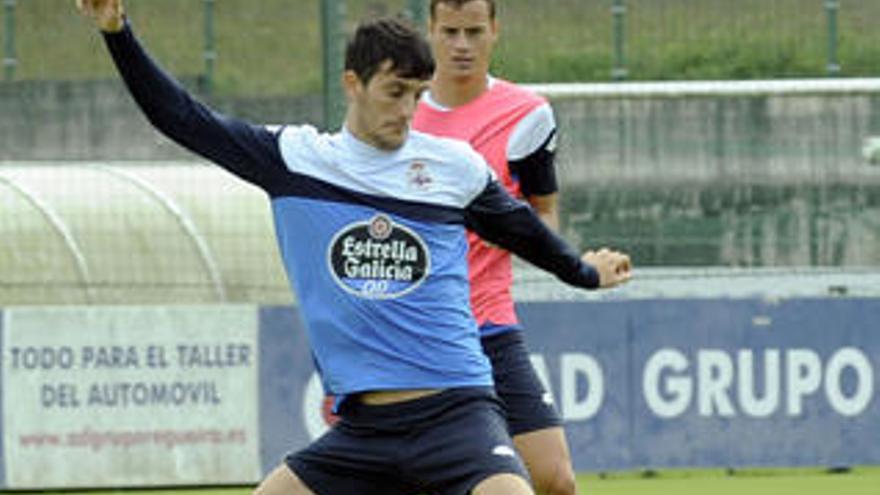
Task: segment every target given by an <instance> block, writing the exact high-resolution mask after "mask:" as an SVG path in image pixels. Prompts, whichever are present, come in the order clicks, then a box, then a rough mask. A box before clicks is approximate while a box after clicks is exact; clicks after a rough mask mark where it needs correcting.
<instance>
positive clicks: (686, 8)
mask: <svg viewBox="0 0 880 495" xmlns="http://www.w3.org/2000/svg"><path fill="white" fill-rule="evenodd" d="M426 1H427V0H426ZM257 3H258V4H259V8H257V7H255V5H256V3H255V2H254V0H223V1H222V2H215V6H216V7H215V8H216V15H215V18H216V33H217V41H216V45H217V46H216V48H217V53H218V55H219V58H218V59H217V63H216V87H217V89H218V92H219V93H220V94H227V95H246V96H262V95H290V94H304V93H314V92H318V91H320V89H321V48H320V22H319V19H320V12H319V8H318V7H319V2H318V0H302V1H297V2H291V1H290V0H259V1H258V2H257ZM625 3H626V6H627V16H626V18H625V26H626V29H625V32H626V35H625V56H626V61H627V63H626V66H627V68H628V69H629V73H630V78H631V79H639V80H648V79H661V80H662V79H718V78H720V79H752V78H778V77H817V76H823V75H825V64H826V63H827V60H828V40H827V36H826V35H827V32H828V29H827V18H826V15H825V11H824V2H822V1H821V0H737V1H735V2H731V1H730V0H663V1H662V2H661V1H657V0H626V2H625ZM840 3H841V10H840V13H839V16H838V19H839V21H838V29H839V32H840V37H839V48H838V54H839V60H840V62H841V64H842V74H843V75H844V76H873V75H876V74H880V30H878V29H876V19H878V18H880V2H877V1H876V0H847V1H846V2H840ZM126 5H128V11H129V14H130V16H131V18H132V19H133V21H134V22H135V24H136V26H137V29H138V32H139V33H140V34H141V35H142V37H143V39H144V40H145V41H146V43H147V44H148V46H149V48H150V50H151V52H153V53H154V54H155V55H156V57H157V58H158V59H160V60H161V61H162V63H163V65H165V66H167V67H168V68H169V69H170V70H171V71H172V72H174V73H175V74H179V75H190V76H192V75H198V74H200V73H201V72H202V70H203V61H202V45H203V39H204V38H203V17H202V12H203V11H202V5H203V2H202V1H201V0H128V1H127V3H126ZM405 5H406V0H346V9H347V12H348V23H347V29H349V30H350V29H351V28H352V27H353V25H354V22H355V21H356V20H357V19H359V18H361V17H363V16H364V15H366V14H367V13H369V12H375V11H385V12H387V13H394V12H398V11H400V10H401V9H402V8H403V6H405ZM610 5H611V2H610V0H542V1H541V2H535V1H534V0H504V1H503V2H501V3H500V14H499V15H500V19H501V26H502V37H501V43H500V45H499V47H498V51H497V57H496V59H495V65H494V71H495V72H496V73H497V74H499V75H502V76H504V77H508V78H511V79H515V80H518V81H523V82H529V81H531V82H534V81H605V80H609V79H610V71H611V67H612V65H613V61H614V37H613V33H614V29H613V23H612V15H611V10H610ZM4 29H5V28H4V23H2V22H0V38H2V37H3V35H4ZM15 32H16V54H17V57H18V59H19V65H18V67H17V75H16V78H17V79H23V80H38V79H89V78H96V77H111V76H112V75H113V73H112V69H111V67H110V64H109V63H108V61H107V57H106V55H105V54H104V53H103V48H102V47H101V46H100V45H101V43H100V39H98V37H97V36H95V33H94V32H93V30H92V29H91V26H90V25H89V24H88V23H87V22H86V21H85V20H84V19H80V18H78V16H77V15H76V14H75V13H74V9H73V1H72V0H71V1H63V2H60V1H59V0H27V1H26V2H17V3H16V28H15Z"/></svg>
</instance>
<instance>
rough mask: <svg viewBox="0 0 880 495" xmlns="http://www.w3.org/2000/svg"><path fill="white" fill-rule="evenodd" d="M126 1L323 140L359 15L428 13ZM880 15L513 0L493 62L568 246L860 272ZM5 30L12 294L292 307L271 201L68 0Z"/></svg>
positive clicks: (10, 9) (178, 57)
mask: <svg viewBox="0 0 880 495" xmlns="http://www.w3.org/2000/svg"><path fill="white" fill-rule="evenodd" d="M127 5H128V13H129V15H130V18H131V19H132V22H133V24H134V26H135V29H136V30H137V32H138V34H139V35H140V36H141V37H142V38H143V40H144V42H145V44H146V45H147V46H148V47H149V50H150V51H151V53H152V54H153V55H154V56H155V57H156V58H157V59H158V60H159V61H161V63H162V64H163V65H164V66H165V67H167V68H168V69H169V70H170V71H171V72H172V73H173V74H174V75H175V76H176V77H178V78H179V79H181V80H182V81H184V82H185V84H186V85H187V86H188V87H189V89H191V90H192V91H193V92H195V93H197V94H198V95H199V97H200V98H202V99H204V100H207V101H209V102H210V103H211V104H212V105H214V106H216V107H217V108H219V109H221V110H222V111H224V112H227V113H230V114H232V115H236V116H239V117H242V118H246V119H249V120H251V121H254V122H260V123H269V124H280V123H311V124H314V125H316V126H318V127H320V128H322V129H330V130H332V129H335V128H337V127H338V125H339V122H340V118H341V108H342V107H341V104H342V103H343V99H342V98H341V97H340V96H339V88H338V83H337V79H336V78H337V74H338V71H339V70H340V67H341V64H342V61H341V54H342V45H343V43H344V39H345V36H346V34H347V33H348V32H350V31H351V29H352V28H353V26H354V24H355V23H356V21H357V20H358V19H361V18H364V17H367V16H376V15H388V14H403V15H407V16H409V17H410V18H412V19H414V20H415V21H416V22H418V23H420V24H424V21H425V17H426V15H427V6H426V5H425V2H420V1H413V0H398V1H376V0H349V1H345V2H343V1H339V0H326V1H323V2H318V1H296V2H292V1H289V0H260V1H259V2H253V1H247V0H222V1H219V0H130V1H129V2H128V3H127ZM878 16H880V3H878V2H876V1H873V0H850V1H847V2H836V1H822V0H740V1H737V2H729V1H725V0H664V1H656V0H627V1H622V0H619V1H618V0H602V1H599V0H544V1H542V2H539V3H535V2H531V1H527V0H507V1H505V2H503V3H502V4H501V5H500V10H499V17H500V21H501V27H502V36H501V41H500V44H499V46H498V49H497V52H496V56H495V59H494V61H495V62H494V64H493V73H494V74H495V75H497V76H499V77H504V78H508V79H512V80H514V81H518V82H525V83H534V84H543V85H542V86H540V87H539V88H540V91H541V92H543V93H544V94H546V95H548V97H550V98H551V101H552V103H553V104H554V107H555V110H556V112H557V118H558V120H559V122H560V133H561V145H560V157H559V165H558V166H559V170H560V174H559V176H560V182H561V185H562V188H563V194H562V218H563V226H564V230H563V233H564V234H565V236H566V237H567V238H569V239H570V240H571V241H572V242H575V243H577V244H579V245H581V246H583V247H587V246H596V245H613V246H616V247H618V248H620V249H625V250H627V251H629V252H631V253H632V254H633V257H634V259H635V260H636V263H637V266H639V267H686V268H692V269H697V268H708V267H715V268H717V267H723V268H731V269H733V268H735V269H743V268H745V269H750V270H751V271H750V272H749V273H752V274H758V273H764V274H765V275H766V274H768V273H771V272H768V271H767V270H766V269H774V270H775V271H772V273H773V276H776V275H778V274H779V273H782V274H785V273H789V272H792V273H793V272H795V271H797V272H798V273H799V274H800V275H801V276H803V274H804V269H807V268H810V269H821V268H835V269H843V271H840V270H838V271H835V272H834V273H836V274H838V275H839V274H841V273H851V274H855V275H857V276H858V275H862V274H864V273H866V272H867V273H873V272H874V271H876V268H877V267H878V266H880V242H878V240H880V222H878V220H877V218H880V217H878V215H877V213H878V205H880V189H878V180H880V167H878V166H877V165H878V162H880V83H878V82H877V81H876V80H871V79H870V77H871V76H873V75H875V74H877V73H878V71H880V31H878V30H877V29H876V26H874V23H872V22H871V20H872V19H876V18H878ZM0 38H2V40H3V50H4V58H3V61H4V63H3V69H4V71H3V76H4V77H3V82H2V83H0V130H2V131H0V160H2V165H0V207H2V208H3V212H4V215H2V218H0V233H2V238H3V239H4V241H3V243H2V244H0V274H2V276H0V303H7V304H30V303H76V302H107V303H117V302H122V301H128V302H132V301H133V302H162V301H163V300H166V299H167V300H171V301H176V302H182V301H195V302H199V301H232V302H236V301H237V302H287V301H289V300H290V297H291V296H289V294H288V291H287V288H286V283H285V280H284V277H283V275H282V274H281V273H280V270H279V266H280V265H279V264H278V260H277V254H276V253H275V248H274V244H273V239H272V237H271V228H270V224H269V219H268V216H267V215H266V211H267V208H266V205H265V202H264V201H262V200H261V198H259V195H258V194H256V193H254V192H253V191H252V190H251V189H250V188H249V187H248V186H246V185H242V184H239V183H238V182H236V181H234V180H233V181H230V180H229V177H228V176H227V175H226V174H224V173H223V172H218V171H217V170H214V169H212V168H208V167H206V166H205V164H203V163H201V162H199V161H198V159H197V158H196V157H194V156H193V155H191V154H189V153H188V152H185V151H183V150H181V149H180V148H178V147H177V146H176V145H174V144H172V143H170V142H169V141H167V140H165V139H164V138H162V137H161V136H159V135H158V134H156V133H155V132H154V131H153V130H152V129H151V128H150V127H149V126H148V125H147V124H146V123H145V121H144V119H143V118H142V117H141V116H140V115H139V113H138V111H137V110H136V109H135V107H134V105H133V104H132V103H131V101H130V99H129V98H128V96H127V95H126V93H125V91H124V89H123V88H122V87H121V85H120V84H119V82H118V81H117V80H116V77H115V75H114V73H113V69H112V66H111V64H110V62H109V58H108V57H107V56H106V54H105V53H104V49H103V47H102V42H101V39H100V37H99V36H98V35H97V34H96V33H95V32H94V31H93V29H92V28H91V26H89V25H88V23H87V22H86V21H85V20H83V19H80V18H79V17H77V16H76V15H75V13H74V12H73V7H72V6H68V5H66V4H65V5H64V6H61V5H60V4H59V2H58V1H57V0H26V1H22V0H18V1H16V0H4V2H3V22H2V23H0ZM325 76H326V77H325ZM648 81H651V83H648ZM707 81H712V82H707ZM544 83H552V84H549V85H548V84H544ZM560 83H568V85H565V84H560ZM563 89H564V91H563ZM188 177H192V178H191V179H190V178H188ZM208 185H210V186H208ZM172 253H173V254H172ZM121 267H124V269H121ZM780 268H783V270H782V271H781V272H780V271H779V270H778V269H780ZM762 270H763V271H762ZM820 271H821V270H820ZM682 273H685V272H682ZM686 273H688V274H690V275H694V274H696V275H694V276H700V277H714V276H715V275H710V272H709V271H707V270H702V271H701V270H696V271H694V270H690V271H687V272H686ZM712 273H714V274H717V271H716V272H712ZM813 273H819V272H813ZM648 275H649V276H648V278H647V279H646V280H650V274H648ZM662 276H663V277H666V276H667V275H666V274H664V275H662ZM821 276H825V275H820V277H821ZM826 278H827V277H826ZM764 282H766V280H764ZM762 283H763V282H762ZM842 283H843V284H844V285H847V282H846V281H844V282H842ZM769 285H772V284H769ZM820 285H821V286H822V288H821V289H818V290H825V288H826V286H827V285H829V284H824V283H820ZM831 285H835V286H839V285H840V283H838V282H835V283H834V284H831ZM843 290H847V289H846V288H844V289H843ZM858 290H860V291H863V290H869V289H864V287H862V288H861V289H858ZM869 291H870V290H869Z"/></svg>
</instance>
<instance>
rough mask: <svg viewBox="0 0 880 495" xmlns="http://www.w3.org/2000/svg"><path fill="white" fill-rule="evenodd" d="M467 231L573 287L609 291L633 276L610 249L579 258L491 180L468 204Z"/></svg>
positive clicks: (624, 258) (625, 261)
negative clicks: (609, 288)
mask: <svg viewBox="0 0 880 495" xmlns="http://www.w3.org/2000/svg"><path fill="white" fill-rule="evenodd" d="M465 215H466V217H465V218H466V222H467V227H468V228H469V229H471V230H473V231H474V232H476V233H477V235H479V236H480V237H482V238H483V239H486V240H487V241H489V242H492V243H493V244H497V245H499V246H501V247H503V248H504V249H507V250H508V251H510V252H512V253H514V254H516V255H517V256H519V257H520V258H523V259H524V260H526V261H528V262H530V263H532V264H533V265H535V266H537V267H538V268H542V269H544V270H546V271H548V272H550V273H553V274H554V275H556V277H557V278H559V279H560V280H562V281H563V282H566V283H568V284H570V285H574V286H576V287H582V288H585V289H597V288H600V287H613V286H615V285H619V284H622V283H624V282H626V281H628V280H629V279H630V278H631V276H632V271H631V270H632V265H631V263H630V259H629V256H627V255H626V254H623V253H619V252H617V251H612V250H609V249H600V250H598V251H587V252H586V253H584V254H583V255H582V256H578V255H577V254H576V253H575V252H574V251H573V250H572V249H571V248H570V247H569V246H568V244H566V243H565V241H563V240H562V239H561V238H560V237H559V236H557V235H556V234H555V233H553V231H552V230H550V228H548V227H547V226H546V225H545V224H544V223H543V222H542V221H541V220H540V219H539V218H538V216H537V215H536V214H535V212H534V211H533V210H532V209H531V208H530V207H529V206H528V205H527V204H525V203H523V202H520V201H517V200H516V199H514V198H513V197H511V196H510V195H509V194H508V193H507V192H506V191H505V190H504V188H503V187H502V186H501V185H500V184H498V183H497V182H495V181H491V182H489V184H488V186H487V187H486V189H485V190H484V191H483V192H482V193H481V194H480V195H479V196H477V198H476V199H475V200H474V201H473V202H471V204H470V205H469V206H468V208H467V209H466V212H465Z"/></svg>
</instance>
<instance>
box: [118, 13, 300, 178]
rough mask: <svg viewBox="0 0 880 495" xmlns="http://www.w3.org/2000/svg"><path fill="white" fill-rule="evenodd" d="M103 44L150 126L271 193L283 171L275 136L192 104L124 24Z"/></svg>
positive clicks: (187, 96)
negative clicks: (121, 28)
mask: <svg viewBox="0 0 880 495" xmlns="http://www.w3.org/2000/svg"><path fill="white" fill-rule="evenodd" d="M104 40H105V42H106V44H107V48H108V49H109V51H110V54H111V56H112V57H113V62H114V63H115V64H116V67H117V69H118V70H119V73H120V74H121V76H122V79H123V80H124V81H125V84H126V86H127V87H128V90H129V92H130V93H131V95H132V96H133V97H134V100H135V102H137V104H138V106H139V107H140V108H141V110H142V111H143V112H144V114H145V115H146V117H147V119H148V120H149V121H150V123H152V124H153V126H155V127H156V128H157V129H158V130H159V131H160V132H162V133H163V134H164V135H166V136H167V137H169V138H170V139H171V140H173V141H174V142H176V143H178V144H180V145H181V146H183V147H184V148H186V149H188V150H190V151H192V152H194V153H196V154H198V155H201V156H202V157H204V158H207V159H208V160H211V161H212V162H215V163H216V164H218V165H220V166H222V167H223V168H225V169H226V170H229V171H230V172H232V173H233V174H235V175H237V176H238V177H241V178H242V179H244V180H246V181H248V182H250V183H252V184H255V185H257V186H259V187H262V188H263V189H264V190H266V191H267V192H269V193H270V194H272V186H273V184H278V180H279V178H280V176H281V175H282V174H284V172H285V170H286V168H285V166H284V160H283V158H282V157H281V152H280V150H279V147H278V134H277V133H274V132H270V131H269V130H268V129H266V128H265V127H263V126H256V125H251V124H248V123H246V122H242V121H239V120H236V119H232V118H229V117H226V116H224V115H221V114H219V113H216V112H214V111H213V110H211V109H210V108H208V107H207V106H205V105H204V104H202V103H200V102H199V101H197V100H195V99H194V98H193V97H191V96H190V95H189V94H188V93H187V92H186V91H185V90H184V89H183V88H182V87H181V85H180V84H179V83H178V82H177V81H175V80H174V79H173V78H172V77H171V76H169V75H168V74H166V73H165V71H163V70H162V68H161V67H159V66H158V64H156V63H155V62H154V61H153V60H152V58H151V57H150V56H149V55H148V54H147V53H146V51H145V50H144V48H143V47H142V46H141V44H140V43H139V42H138V40H137V38H135V36H134V33H133V32H132V30H131V27H130V26H129V25H128V23H127V22H126V25H125V28H124V29H123V30H122V31H119V32H116V33H106V32H105V33H104ZM279 132H280V131H279Z"/></svg>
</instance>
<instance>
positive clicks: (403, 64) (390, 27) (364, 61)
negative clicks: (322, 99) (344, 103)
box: [345, 17, 434, 84]
mask: <svg viewBox="0 0 880 495" xmlns="http://www.w3.org/2000/svg"><path fill="white" fill-rule="evenodd" d="M389 60H390V61H391V69H392V70H393V71H394V73H395V74H397V75H399V76H401V77H405V78H414V79H421V80H428V79H430V78H431V76H432V75H433V74H434V57H433V55H431V46H430V45H429V44H428V41H427V40H425V38H424V36H422V35H421V33H419V31H418V30H417V29H416V28H415V27H414V26H413V25H411V24H410V23H408V22H407V21H405V20H404V19H401V18H397V17H382V18H379V19H374V20H369V21H364V22H362V23H361V24H360V25H359V26H358V28H357V30H356V31H355V33H354V36H353V37H352V38H351V40H350V41H349V42H348V47H347V48H346V50H345V70H351V71H354V73H355V74H357V76H358V78H359V79H360V80H361V82H362V83H364V84H367V83H369V82H370V79H372V78H373V76H374V75H376V72H378V71H379V69H380V68H381V67H382V64H383V63H385V61H389Z"/></svg>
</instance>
